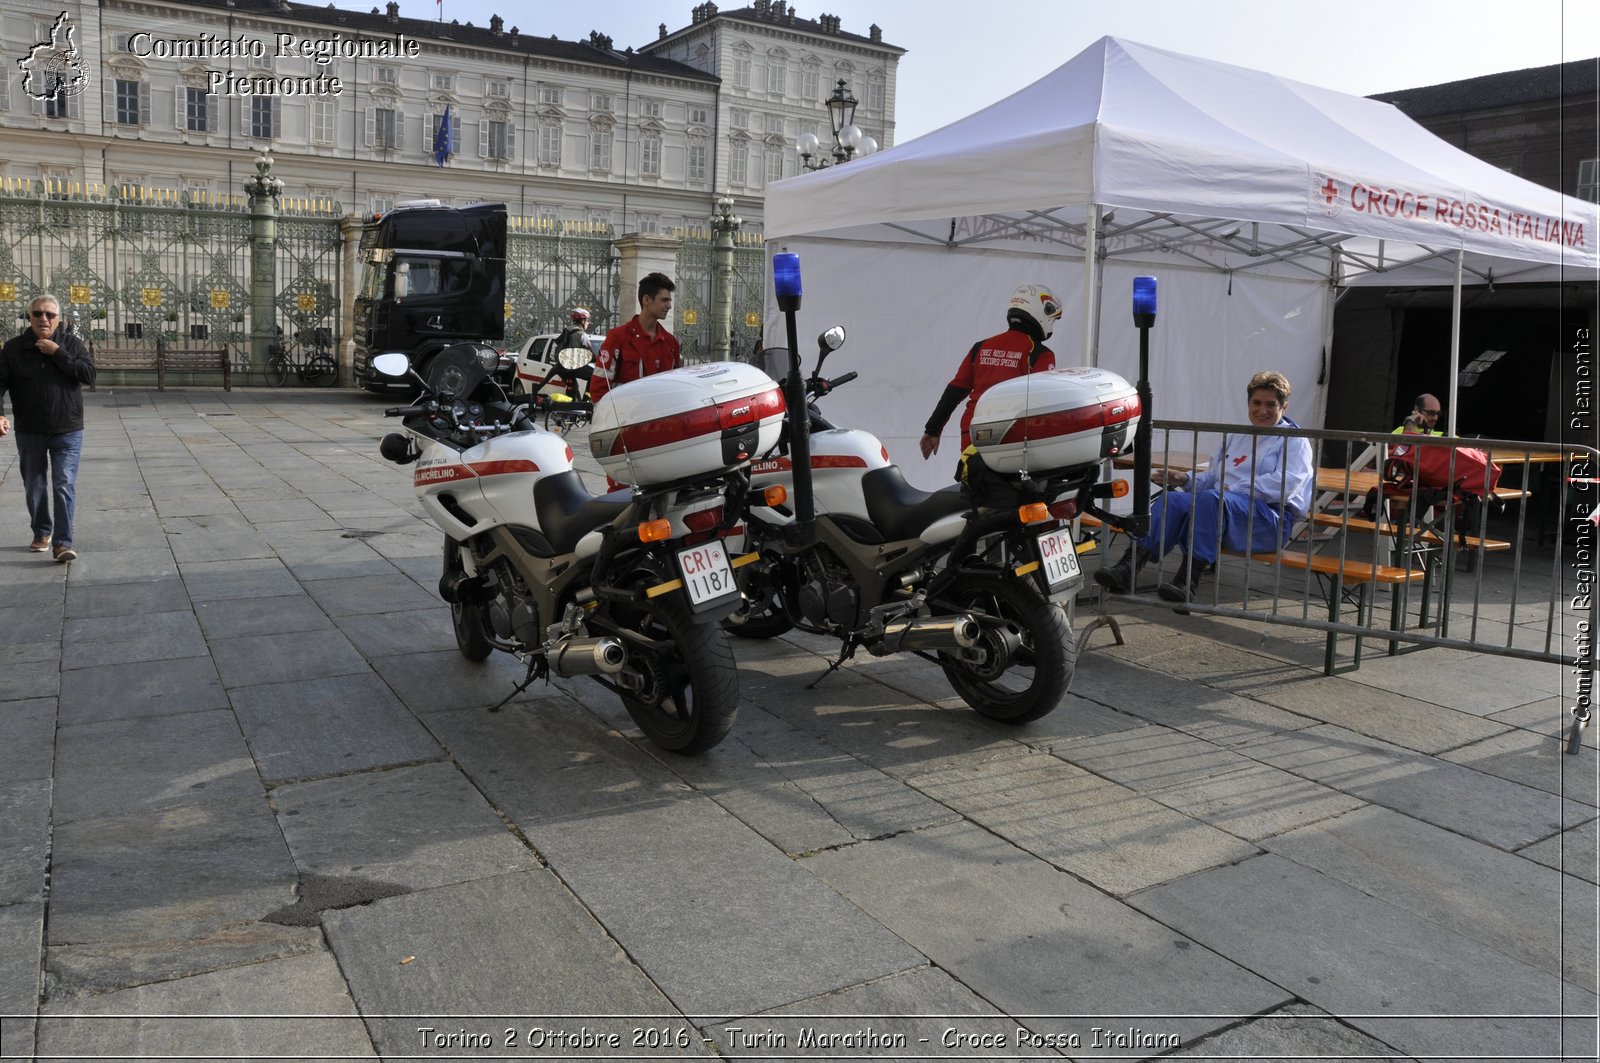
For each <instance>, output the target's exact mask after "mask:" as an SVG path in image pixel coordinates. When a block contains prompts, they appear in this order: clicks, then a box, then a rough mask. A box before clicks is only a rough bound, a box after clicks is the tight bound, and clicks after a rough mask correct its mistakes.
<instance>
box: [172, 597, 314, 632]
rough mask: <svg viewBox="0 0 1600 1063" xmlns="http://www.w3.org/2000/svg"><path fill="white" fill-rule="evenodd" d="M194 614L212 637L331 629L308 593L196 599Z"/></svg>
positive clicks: (203, 629)
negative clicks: (207, 599)
mask: <svg viewBox="0 0 1600 1063" xmlns="http://www.w3.org/2000/svg"><path fill="white" fill-rule="evenodd" d="M194 615H195V616H196V617H198V618H199V620H200V629H201V630H202V631H204V632H205V634H206V638H208V639H213V640H215V639H228V638H238V637H240V636H243V635H286V634H293V633H304V632H308V631H332V630H333V621H331V620H329V619H328V616H327V614H326V613H324V612H323V611H322V608H321V607H320V606H319V605H317V603H316V601H315V600H313V599H312V597H311V596H310V595H309V594H286V595H279V596H275V597H271V598H222V599H219V600H217V601H212V602H196V603H195V605H194Z"/></svg>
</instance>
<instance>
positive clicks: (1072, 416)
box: [1000, 395, 1140, 443]
mask: <svg viewBox="0 0 1600 1063" xmlns="http://www.w3.org/2000/svg"><path fill="white" fill-rule="evenodd" d="M1139 413H1140V409H1139V396H1138V395H1127V396H1123V397H1121V398H1117V399H1111V400H1109V401H1107V402H1092V403H1090V404H1088V405H1087V406H1076V407H1073V408H1072V409H1070V410H1056V411H1055V412H1053V413H1042V414H1034V415H1032V416H1025V417H1019V418H1017V420H1016V421H1014V422H1012V425H1011V427H1010V429H1008V430H1007V432H1006V434H1005V438H1004V439H1002V440H1001V441H1000V442H1002V443H1022V442H1025V441H1030V440H1033V441H1037V440H1041V439H1048V438H1050V437H1051V436H1070V435H1076V434H1077V433H1079V432H1089V431H1094V430H1096V429H1100V428H1104V427H1106V426H1107V425H1111V424H1121V423H1122V422H1124V421H1131V420H1133V418H1135V417H1137V416H1139Z"/></svg>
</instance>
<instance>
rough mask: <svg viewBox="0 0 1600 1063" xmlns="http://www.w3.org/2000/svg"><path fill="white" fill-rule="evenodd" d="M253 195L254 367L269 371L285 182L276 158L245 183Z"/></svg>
mask: <svg viewBox="0 0 1600 1063" xmlns="http://www.w3.org/2000/svg"><path fill="white" fill-rule="evenodd" d="M244 190H245V192H246V193H247V194H248V195H249V196H250V368H251V369H252V370H259V369H262V368H265V366H266V364H267V359H268V357H269V354H268V348H269V347H271V346H272V344H273V343H274V342H275V341H276V339H277V336H276V328H275V326H276V325H277V323H278V311H277V302H276V299H277V295H278V246H277V245H278V197H279V196H281V195H282V194H283V182H282V181H280V180H278V179H277V178H276V177H274V176H272V156H271V155H265V154H264V155H262V156H260V157H259V158H257V159H256V173H255V176H254V177H252V178H250V180H248V181H246V182H245V183H244Z"/></svg>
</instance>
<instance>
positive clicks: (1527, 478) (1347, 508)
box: [1084, 421, 1600, 749]
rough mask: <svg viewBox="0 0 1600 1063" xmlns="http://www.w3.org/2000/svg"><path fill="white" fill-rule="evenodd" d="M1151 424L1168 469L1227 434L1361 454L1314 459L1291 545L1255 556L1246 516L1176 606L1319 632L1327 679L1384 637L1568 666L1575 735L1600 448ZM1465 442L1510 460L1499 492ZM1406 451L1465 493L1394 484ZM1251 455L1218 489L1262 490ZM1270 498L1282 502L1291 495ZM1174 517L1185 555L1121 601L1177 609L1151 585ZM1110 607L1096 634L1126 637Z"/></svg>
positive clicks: (1588, 623) (1187, 534)
mask: <svg viewBox="0 0 1600 1063" xmlns="http://www.w3.org/2000/svg"><path fill="white" fill-rule="evenodd" d="M1153 427H1154V441H1153V447H1152V450H1153V467H1154V468H1155V469H1157V470H1161V469H1166V468H1171V469H1184V470H1192V469H1195V468H1196V467H1197V466H1198V465H1200V463H1201V462H1205V463H1206V464H1209V461H1208V460H1207V459H1210V458H1212V457H1213V456H1214V452H1215V450H1216V443H1217V441H1218V437H1220V436H1222V435H1224V434H1233V435H1235V436H1241V435H1251V436H1253V437H1254V441H1253V444H1252V445H1253V447H1259V446H1261V445H1262V442H1263V441H1264V440H1267V439H1268V438H1270V437H1287V438H1290V439H1305V440H1308V441H1310V445H1311V447H1312V453H1313V455H1315V454H1318V453H1323V452H1324V451H1325V450H1326V449H1328V448H1326V447H1325V446H1324V444H1327V443H1340V444H1344V445H1345V447H1346V448H1347V452H1349V451H1350V450H1352V449H1354V450H1359V451H1360V453H1359V455H1358V457H1357V458H1356V459H1355V460H1353V461H1352V462H1351V463H1350V464H1349V465H1347V466H1346V465H1339V466H1316V463H1315V460H1314V459H1313V466H1314V467H1315V468H1316V472H1315V477H1316V482H1315V496H1314V501H1313V504H1312V506H1311V509H1310V512H1309V513H1308V514H1307V515H1306V516H1305V518H1304V519H1302V520H1299V521H1295V522H1294V523H1293V525H1292V527H1291V528H1290V529H1289V538H1288V541H1287V542H1286V543H1285V544H1284V546H1283V547H1282V548H1281V549H1279V550H1270V549H1267V550H1262V549H1257V550H1255V551H1253V552H1252V551H1250V550H1249V549H1248V546H1247V545H1246V544H1248V543H1249V542H1250V540H1251V537H1252V534H1253V533H1254V532H1255V531H1256V530H1257V529H1256V528H1255V527H1254V526H1253V519H1254V518H1253V517H1252V518H1248V519H1247V521H1246V527H1244V528H1237V527H1235V529H1234V535H1235V536H1237V539H1238V542H1239V544H1240V545H1241V547H1242V548H1241V549H1240V550H1238V551H1230V550H1228V549H1227V548H1226V546H1225V547H1224V549H1223V550H1222V551H1221V552H1220V553H1219V555H1218V561H1217V564H1216V567H1215V569H1214V571H1213V572H1212V574H1211V577H1210V579H1209V580H1208V581H1205V580H1203V581H1202V582H1201V584H1200V585H1199V587H1198V588H1197V589H1196V590H1195V591H1194V593H1193V595H1192V596H1191V597H1190V599H1189V600H1188V601H1186V602H1184V603H1182V604H1181V606H1177V607H1179V608H1181V609H1183V610H1185V611H1187V612H1191V613H1199V614H1209V615H1215V616H1223V617H1234V618H1238V619H1243V620H1252V621H1258V622H1260V623H1263V624H1276V625H1287V626H1291V627H1296V628H1305V629H1309V630H1314V631H1320V632H1324V633H1325V634H1326V636H1327V637H1326V641H1325V653H1324V667H1325V670H1326V671H1327V672H1328V673H1329V674H1333V673H1336V672H1340V671H1350V670H1353V669H1354V668H1358V667H1359V666H1360V663H1361V658H1362V654H1363V652H1364V650H1365V649H1366V646H1367V644H1369V643H1370V644H1381V645H1383V646H1384V647H1386V649H1387V652H1388V653H1390V654H1391V655H1392V654H1399V653H1405V652H1410V651H1413V650H1418V649H1424V648H1427V647H1435V646H1444V647H1454V648H1457V649H1463V650H1470V651H1473V652H1476V653H1484V654H1493V655H1499V656H1504V657H1516V658H1521V659H1524V660H1530V661H1539V662H1544V663H1549V664H1554V665H1560V666H1562V667H1564V668H1568V669H1571V671H1572V675H1573V678H1574V680H1575V682H1574V684H1573V686H1574V690H1575V694H1574V697H1573V698H1572V704H1571V713H1572V716H1573V720H1574V728H1573V736H1572V741H1573V742H1574V743H1576V742H1577V740H1578V732H1579V730H1580V729H1581V727H1582V725H1584V724H1586V723H1587V722H1588V719H1589V713H1590V706H1591V700H1592V695H1593V691H1594V667H1595V660H1594V646H1593V638H1594V634H1595V632H1596V631H1597V630H1600V597H1597V596H1596V594H1595V580H1596V572H1597V569H1600V553H1597V545H1600V524H1597V521H1600V491H1597V490H1596V483H1595V481H1596V478H1597V477H1600V452H1597V451H1596V450H1595V449H1593V448H1590V447H1586V446H1577V445H1557V444H1547V443H1529V442H1523V441H1517V440H1501V439H1463V438H1452V437H1444V436H1419V435H1406V436H1395V435H1376V434H1371V433H1355V432H1333V431H1310V430H1304V429H1256V428H1253V427H1250V426H1240V425H1222V424H1210V423H1199V422H1182V421H1156V422H1154V424H1153ZM1287 446H1288V445H1287V444H1286V449H1287ZM1408 448H1415V449H1414V450H1412V449H1408ZM1457 448H1473V449H1477V450H1481V451H1485V452H1486V453H1487V455H1488V456H1489V457H1490V458H1492V459H1493V460H1494V463H1495V464H1496V465H1497V466H1498V467H1499V469H1500V479H1499V483H1498V485H1493V489H1490V488H1491V484H1490V482H1489V481H1490V480H1491V479H1492V477H1490V476H1488V475H1486V471H1485V470H1483V469H1481V468H1478V467H1476V466H1475V465H1474V464H1473V463H1472V462H1471V460H1470V457H1469V456H1468V455H1466V454H1462V453H1461V452H1460V451H1459V450H1458V449H1457ZM1397 450H1399V451H1404V452H1405V454H1408V455H1410V457H1411V460H1412V462H1413V463H1415V462H1416V461H1417V460H1418V457H1419V455H1420V453H1421V452H1422V451H1434V452H1436V453H1439V455H1440V456H1439V459H1438V462H1437V464H1438V466H1439V467H1440V468H1441V469H1443V470H1444V476H1445V478H1446V482H1448V483H1461V488H1460V489H1459V490H1457V491H1453V492H1452V491H1448V490H1440V491H1434V490H1433V489H1430V488H1429V487H1428V486H1426V485H1425V484H1424V483H1423V479H1422V478H1421V477H1420V476H1415V475H1414V476H1413V477H1412V478H1411V479H1410V481H1409V483H1405V484H1403V485H1402V484H1401V483H1399V482H1397V480H1398V479H1400V478H1403V469H1402V468H1398V467H1395V466H1393V465H1391V467H1390V468H1389V469H1387V470H1386V469H1385V464H1386V463H1388V460H1389V459H1392V458H1399V457H1402V455H1401V454H1397ZM1252 457H1253V453H1252ZM1130 462H1131V456H1129V457H1124V458H1122V459H1119V460H1118V464H1119V465H1127V464H1128V463H1130ZM1248 464H1249V467H1250V469H1251V472H1250V474H1249V476H1248V477H1247V480H1248V482H1245V481H1238V482H1235V483H1229V482H1228V479H1227V470H1226V469H1224V470H1222V471H1221V473H1220V483H1221V485H1222V486H1223V487H1224V488H1225V489H1227V490H1230V491H1236V490H1249V491H1250V492H1251V493H1252V494H1255V493H1256V482H1255V481H1256V475H1255V465H1256V462H1255V461H1254V460H1251V461H1250V462H1249V463H1248ZM1398 464H1401V465H1403V464H1404V462H1400V463H1398ZM1429 464H1433V462H1429ZM1386 472H1387V473H1388V474H1389V475H1387V476H1386V475H1385V474H1386ZM1470 488H1477V490H1476V491H1473V490H1469V489H1470ZM1474 497H1476V498H1478V499H1479V500H1478V501H1476V502H1474ZM1264 500H1265V501H1267V502H1268V504H1269V505H1271V506H1282V505H1283V503H1284V501H1285V500H1284V499H1283V498H1281V497H1269V498H1266V499H1264ZM1174 508H1177V507H1174ZM1217 512H1218V517H1217V524H1216V525H1215V526H1213V527H1212V528H1211V529H1210V531H1212V532H1215V533H1217V534H1218V535H1219V537H1220V534H1221V526H1222V525H1223V523H1224V521H1225V518H1224V516H1223V514H1222V509H1221V507H1220V506H1219V507H1218V510H1217ZM1167 519H1168V518H1167V516H1166V507H1164V506H1161V505H1159V504H1155V505H1152V517H1151V525H1152V533H1153V534H1155V533H1159V532H1161V531H1162V530H1163V529H1162V527H1161V522H1162V521H1163V520H1167ZM1168 526H1169V527H1172V528H1173V534H1174V535H1176V536H1177V537H1178V549H1179V550H1182V551H1183V554H1182V555H1180V554H1179V553H1178V550H1174V551H1173V552H1172V553H1170V554H1169V555H1168V556H1167V557H1166V558H1163V559H1161V560H1160V561H1159V562H1151V563H1150V564H1149V565H1147V567H1146V568H1145V569H1144V571H1143V577H1144V578H1143V579H1142V580H1141V581H1140V584H1136V585H1135V587H1134V588H1133V591H1132V593H1130V594H1128V595H1126V596H1119V598H1120V599H1121V600H1127V601H1135V602H1140V603H1143V604H1149V605H1156V606H1160V607H1163V608H1168V609H1171V608H1174V607H1175V605H1174V601H1173V598H1175V597H1176V595H1171V596H1170V597H1162V596H1160V595H1159V594H1158V593H1150V592H1149V589H1148V587H1149V584H1148V574H1149V572H1150V571H1151V570H1152V569H1154V571H1155V572H1156V578H1157V587H1159V585H1160V584H1163V583H1167V582H1168V581H1169V580H1170V579H1171V578H1172V577H1173V575H1174V574H1175V572H1176V571H1177V570H1178V565H1179V563H1180V562H1179V558H1180V557H1181V556H1187V554H1188V553H1189V550H1190V547H1191V544H1192V543H1193V541H1194V536H1195V535H1196V534H1198V533H1199V529H1197V528H1195V527H1193V526H1192V525H1191V526H1188V527H1183V526H1181V525H1170V524H1169V525H1168ZM1106 545H1107V546H1108V549H1106V550H1105V551H1103V553H1102V555H1101V556H1102V564H1106V565H1110V564H1112V563H1113V562H1114V561H1116V560H1117V557H1116V556H1113V553H1120V549H1118V550H1115V551H1114V550H1113V549H1110V548H1109V547H1110V545H1111V544H1109V543H1108V544H1106ZM1119 546H1120V544H1119ZM1141 585H1143V586H1144V587H1145V588H1146V589H1141ZM1169 594H1171V588H1169ZM1103 610H1104V599H1102V617H1101V618H1100V619H1099V620H1097V621H1095V622H1093V623H1091V624H1090V625H1089V629H1093V628H1095V627H1098V626H1100V625H1101V624H1109V625H1111V626H1112V627H1113V630H1114V631H1115V632H1116V634H1117V637H1118V639H1119V641H1120V638H1121V634H1120V631H1117V630H1116V625H1115V619H1114V617H1112V616H1111V615H1110V614H1106V613H1104V611H1103ZM1089 629H1086V631H1085V635H1084V637H1085V638H1087V635H1088V630H1089ZM1341 637H1345V638H1347V639H1348V640H1349V645H1350V647H1351V649H1352V650H1353V654H1352V656H1351V657H1350V658H1348V659H1345V658H1342V657H1341V656H1340V654H1339V642H1340V639H1341ZM1563 689H1565V684H1563ZM1572 748H1574V749H1575V746H1574V747H1572Z"/></svg>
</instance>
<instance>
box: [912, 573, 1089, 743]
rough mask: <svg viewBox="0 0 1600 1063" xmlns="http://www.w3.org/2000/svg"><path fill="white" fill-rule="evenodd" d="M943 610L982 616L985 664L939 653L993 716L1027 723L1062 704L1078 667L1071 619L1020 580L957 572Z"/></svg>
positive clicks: (972, 701)
mask: <svg viewBox="0 0 1600 1063" xmlns="http://www.w3.org/2000/svg"><path fill="white" fill-rule="evenodd" d="M938 609H939V611H940V612H960V611H971V612H973V613H975V614H979V623H980V624H981V625H982V627H983V635H982V637H981V638H980V639H979V641H978V646H977V648H978V649H980V650H982V651H983V656H984V660H983V661H982V662H981V663H972V662H967V661H963V660H961V659H959V658H957V657H956V656H954V655H953V654H948V653H941V654H939V662H940V665H941V667H943V669H944V674H945V678H946V679H948V680H950V685H951V686H952V687H954V688H955V691H956V693H957V694H959V695H961V699H962V700H963V701H965V702H966V703H967V704H968V705H970V706H972V707H973V708H974V709H976V710H977V711H978V712H979V713H980V714H982V715H984V716H987V717H989V718H990V719H991V720H1001V721H1003V722H1005V723H1027V722H1028V721H1030V720H1037V719H1039V718H1040V717H1041V716H1045V715H1047V714H1048V713H1049V712H1050V711H1051V710H1052V709H1054V708H1055V707H1056V706H1057V705H1058V704H1060V702H1061V699H1062V698H1063V697H1064V696H1065V695H1066V693H1067V687H1068V685H1069V684H1070V683H1071V682H1072V673H1073V670H1074V668H1075V667H1076V666H1077V659H1078V644H1077V641H1076V640H1075V639H1073V637H1072V627H1071V625H1069V624H1068V623H1067V616H1066V614H1065V613H1064V612H1062V611H1061V610H1060V609H1059V608H1057V607H1056V606H1054V605H1052V604H1051V603H1050V602H1049V601H1048V600H1046V599H1045V598H1044V597H1043V596H1042V595H1040V593H1039V592H1038V591H1037V590H1036V589H1034V588H1033V587H1032V586H1031V585H1029V584H1027V583H1024V582H1023V581H1021V580H1018V579H1007V578H991V579H980V578H976V577H970V576H963V577H958V578H957V579H956V580H955V582H954V583H952V584H951V586H950V588H949V590H947V591H946V592H945V593H944V594H942V595H940V597H939V605H938Z"/></svg>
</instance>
